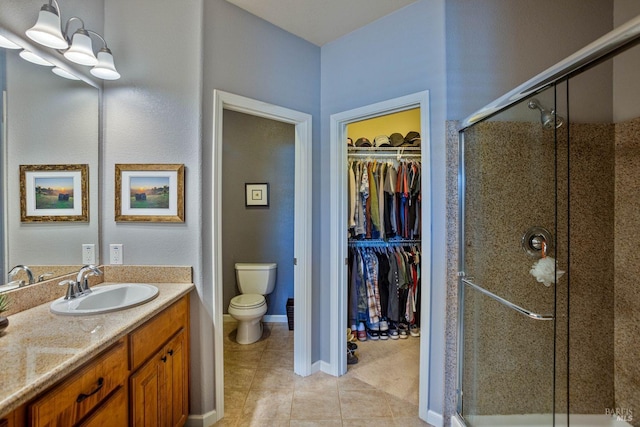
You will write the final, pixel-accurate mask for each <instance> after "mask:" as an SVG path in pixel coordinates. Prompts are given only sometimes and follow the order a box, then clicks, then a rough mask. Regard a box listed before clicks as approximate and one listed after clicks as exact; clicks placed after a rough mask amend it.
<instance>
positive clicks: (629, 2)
mask: <svg viewBox="0 0 640 427" xmlns="http://www.w3.org/2000/svg"><path fill="white" fill-rule="evenodd" d="M613 4H614V8H613V24H614V27H617V26H619V25H622V24H624V23H625V22H627V21H628V20H629V19H631V18H633V17H635V16H638V15H640V2H638V1H636V0H614V2H613ZM638 69H640V46H636V47H634V48H632V49H630V50H629V51H627V52H624V53H623V54H621V55H619V56H617V57H616V58H615V60H614V61H613V73H614V85H613V120H614V121H615V122H616V123H618V122H622V121H625V120H629V119H633V118H636V117H638V116H640V103H639V102H638V99H639V98H640V84H638V73H637V70H638Z"/></svg>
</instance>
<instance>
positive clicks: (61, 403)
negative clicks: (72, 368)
mask: <svg viewBox="0 0 640 427" xmlns="http://www.w3.org/2000/svg"><path fill="white" fill-rule="evenodd" d="M126 360H127V342H126V340H125V339H121V340H120V341H118V342H117V343H116V344H114V345H113V346H112V347H111V348H110V349H109V350H107V351H105V352H104V353H102V354H101V355H99V356H98V357H96V358H95V359H94V360H92V361H91V362H89V363H87V364H86V365H85V366H83V367H82V368H80V370H78V371H76V372H75V373H73V374H72V375H71V376H69V377H68V378H67V379H66V380H64V381H63V382H62V383H61V384H59V385H57V386H55V387H54V388H53V389H50V390H49V391H47V392H45V393H44V394H43V395H42V397H40V398H39V399H37V400H36V401H34V402H33V403H32V404H31V405H29V415H30V419H31V425H33V426H34V427H38V426H64V425H73V424H75V423H77V422H78V421H80V420H81V419H82V418H83V417H84V416H85V415H87V414H88V413H89V412H90V411H92V410H93V409H94V408H95V407H96V406H97V405H98V404H99V403H100V402H101V401H102V400H103V399H104V398H105V397H106V396H108V395H109V394H110V393H111V392H112V391H114V390H115V389H116V388H118V387H119V386H122V385H125V384H126V378H127V375H128V370H127V363H126Z"/></svg>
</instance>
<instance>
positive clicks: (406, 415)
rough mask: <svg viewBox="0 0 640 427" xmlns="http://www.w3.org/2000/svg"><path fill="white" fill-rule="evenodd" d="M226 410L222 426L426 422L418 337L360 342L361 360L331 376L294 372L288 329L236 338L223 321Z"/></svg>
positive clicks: (272, 327)
mask: <svg viewBox="0 0 640 427" xmlns="http://www.w3.org/2000/svg"><path fill="white" fill-rule="evenodd" d="M224 333H225V342H224V358H225V360H224V371H225V380H224V382H225V390H224V393H225V417H224V419H222V420H220V421H219V422H217V423H216V424H215V426H216V427H219V426H224V427H227V426H243V427H244V426H269V427H280V426H283V427H284V426H354V427H357V426H367V427H376V426H381V427H389V426H403V427H409V426H429V424H427V423H425V422H423V421H421V420H420V419H419V418H418V405H417V402H418V363H417V360H418V350H419V349H418V347H419V339H417V338H412V337H409V338H408V339H406V340H387V341H378V342H372V341H367V342H359V343H358V347H359V348H358V350H356V355H357V356H358V357H359V359H360V361H359V363H358V364H356V365H349V366H348V372H347V374H346V375H344V376H342V377H339V378H336V377H333V376H331V375H327V374H325V373H322V372H318V373H316V374H314V375H311V376H309V377H306V378H303V377H299V376H297V375H295V374H294V373H293V331H289V329H288V327H287V324H286V323H269V324H266V327H265V333H264V334H263V337H262V339H261V340H260V341H258V342H257V343H254V344H250V345H239V344H237V343H236V342H235V322H233V321H227V322H225V324H224Z"/></svg>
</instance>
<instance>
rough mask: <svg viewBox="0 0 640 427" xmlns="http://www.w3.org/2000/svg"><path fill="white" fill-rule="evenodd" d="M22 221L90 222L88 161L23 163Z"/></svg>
mask: <svg viewBox="0 0 640 427" xmlns="http://www.w3.org/2000/svg"><path fill="white" fill-rule="evenodd" d="M20 221H21V222H56V221H71V222H88V221H89V165H20Z"/></svg>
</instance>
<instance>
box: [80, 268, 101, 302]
mask: <svg viewBox="0 0 640 427" xmlns="http://www.w3.org/2000/svg"><path fill="white" fill-rule="evenodd" d="M100 275H102V271H100V269H99V268H98V267H96V266H95V265H85V266H84V267H82V268H81V269H80V271H79V272H78V276H77V277H76V287H77V289H78V292H77V296H81V295H86V294H90V293H91V292H92V291H91V289H90V288H89V276H100Z"/></svg>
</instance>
